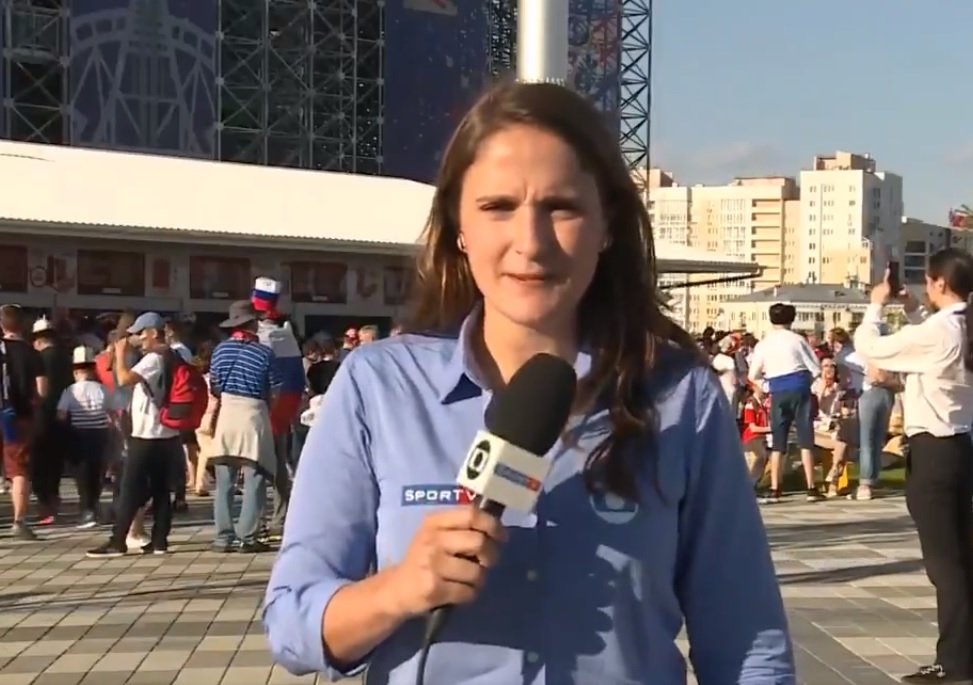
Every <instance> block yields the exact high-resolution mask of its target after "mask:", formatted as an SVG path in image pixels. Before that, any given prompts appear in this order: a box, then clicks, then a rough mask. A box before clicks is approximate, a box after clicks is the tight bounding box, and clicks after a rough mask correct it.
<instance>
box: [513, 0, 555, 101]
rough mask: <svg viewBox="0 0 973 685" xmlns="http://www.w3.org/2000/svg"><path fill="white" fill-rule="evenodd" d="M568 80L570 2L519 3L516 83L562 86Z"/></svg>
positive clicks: (523, 0) (532, 0)
mask: <svg viewBox="0 0 973 685" xmlns="http://www.w3.org/2000/svg"><path fill="white" fill-rule="evenodd" d="M567 78H568V0H518V3H517V79H518V80H519V81H522V82H524V83H559V84H561V85H564V84H565V83H566V82H567Z"/></svg>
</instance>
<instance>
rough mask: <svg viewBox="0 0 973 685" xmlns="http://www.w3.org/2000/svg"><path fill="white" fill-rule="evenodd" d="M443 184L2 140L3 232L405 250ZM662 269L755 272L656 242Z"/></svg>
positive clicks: (0, 219)
mask: <svg viewBox="0 0 973 685" xmlns="http://www.w3.org/2000/svg"><path fill="white" fill-rule="evenodd" d="M434 190H435V189H434V188H433V186H431V185H427V184H423V183H416V182H414V181H406V180H402V179H397V178H387V177H381V176H365V175H359V174H344V173H335V172H326V171H307V170H302V169H286V168H280V167H266V166H258V165H253V164H234V163H230V162H212V161H202V160H196V159H186V158H181V157H165V156H158V155H146V154H133V153H123V152H106V151H102V150H89V149H83V148H73V147H68V146H60V145H38V144H33V143H15V142H10V141H2V140H0V222H3V229H4V231H5V232H8V233H9V232H12V231H16V232H22V233H30V234H37V233H48V234H52V235H53V234H57V235H82V236H91V235H92V233H95V232H96V233H97V234H98V237H104V238H131V239H142V240H153V241H181V242H195V243H209V244H213V243H217V244H227V243H230V242H232V243H233V244H235V245H244V244H246V245H253V246H260V247H267V248H273V247H281V248H284V247H290V248H294V247H299V248H305V249H314V248H316V247H320V248H324V249H329V250H339V251H347V252H361V253H368V252H371V253H388V254H407V253H409V252H411V251H413V250H414V249H415V246H416V242H417V241H418V240H419V237H420V235H421V233H422V229H423V227H424V226H425V223H426V219H427V215H428V213H429V206H430V203H431V201H432V196H433V192H434ZM656 255H657V258H658V261H659V267H660V270H662V271H667V272H676V273H753V272H755V271H756V270H757V266H756V265H755V264H749V263H747V262H743V261H741V260H734V259H732V258H728V257H725V256H723V255H719V254H715V253H709V252H705V251H703V250H699V249H696V248H691V247H687V246H683V245H673V244H670V243H665V242H662V241H656Z"/></svg>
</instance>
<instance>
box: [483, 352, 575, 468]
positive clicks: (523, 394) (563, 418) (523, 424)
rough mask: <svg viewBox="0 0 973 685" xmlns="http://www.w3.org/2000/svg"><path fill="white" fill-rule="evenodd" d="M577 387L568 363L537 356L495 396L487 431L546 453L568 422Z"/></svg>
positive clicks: (555, 358) (522, 447)
mask: <svg viewBox="0 0 973 685" xmlns="http://www.w3.org/2000/svg"><path fill="white" fill-rule="evenodd" d="M577 384H578V377H577V375H576V374H575V373H574V369H573V368H572V367H571V365H570V364H568V363H567V362H566V361H564V360H563V359H561V358H560V357H555V356H554V355H551V354H546V353H541V354H535V355H534V356H533V357H531V358H530V359H528V360H527V363H526V364H524V365H523V366H522V367H520V369H518V370H517V372H516V373H515V374H514V375H513V377H512V378H511V379H510V382H509V383H507V386H506V387H505V388H503V389H502V390H500V391H499V392H497V393H496V395H494V396H493V399H492V400H491V402H490V406H489V407H487V410H486V429H487V430H488V431H490V432H491V433H493V434H494V435H496V436H497V437H499V438H502V439H503V440H506V441H507V442H509V443H512V444H514V445H516V446H517V447H520V448H521V449H524V450H527V451H528V452H530V453H531V454H536V455H544V454H547V451H548V450H549V449H551V448H552V447H553V446H554V443H555V442H557V439H558V436H560V435H561V431H562V430H564V425H565V424H566V423H567V422H568V417H569V416H570V414H571V406H572V405H573V404H574V394H575V390H576V389H577Z"/></svg>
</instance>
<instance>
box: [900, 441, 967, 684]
mask: <svg viewBox="0 0 973 685" xmlns="http://www.w3.org/2000/svg"><path fill="white" fill-rule="evenodd" d="M909 447H910V453H909V458H908V461H907V462H906V470H907V477H906V485H905V501H906V505H907V506H908V508H909V513H910V514H911V515H912V520H913V521H914V522H915V524H916V530H917V532H918V533H919V545H920V547H921V549H922V560H923V563H924V564H925V566H926V575H928V576H929V582H931V583H932V584H933V587H935V588H936V617H937V621H938V623H939V642H938V643H937V645H936V661H937V662H938V663H940V664H942V666H943V667H944V668H945V669H946V672H947V673H949V674H950V675H956V676H960V677H969V676H971V675H973V443H971V441H970V435H969V434H963V435H955V436H952V437H948V438H937V437H933V436H932V435H930V434H929V433H920V434H918V435H914V436H912V437H911V438H910V439H909Z"/></svg>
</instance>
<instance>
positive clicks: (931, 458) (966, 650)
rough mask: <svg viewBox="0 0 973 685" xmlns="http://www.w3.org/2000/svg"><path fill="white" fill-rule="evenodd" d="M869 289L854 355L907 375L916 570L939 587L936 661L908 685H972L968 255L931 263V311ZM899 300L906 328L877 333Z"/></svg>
mask: <svg viewBox="0 0 973 685" xmlns="http://www.w3.org/2000/svg"><path fill="white" fill-rule="evenodd" d="M890 280H892V281H895V280H897V279H891V278H890V274H888V273H887V274H886V277H885V280H883V281H882V282H881V283H878V284H876V285H875V286H873V288H872V292H871V304H870V305H869V307H868V309H867V311H866V313H865V316H864V319H863V321H862V324H861V326H859V328H858V330H857V331H856V332H855V349H856V350H857V352H858V353H859V354H860V355H861V356H862V357H864V359H865V362H866V363H868V364H869V365H871V366H874V367H876V368H878V369H881V370H884V371H890V372H894V373H901V374H903V375H904V376H905V391H904V396H903V408H904V429H905V434H906V436H907V438H908V441H909V447H910V449H909V455H908V457H907V461H906V472H907V478H906V504H907V506H908V508H909V513H910V514H911V515H912V520H913V521H914V522H915V524H916V530H917V532H918V534H919V543H920V545H921V548H922V556H923V562H924V564H925V567H926V574H927V575H928V576H929V580H930V582H931V583H932V584H933V586H934V587H935V588H936V602H937V622H938V624H939V641H938V643H937V645H936V662H935V663H934V664H931V665H929V666H924V667H922V668H920V669H919V671H917V672H916V673H913V674H911V675H908V676H905V677H904V678H903V682H906V683H954V682H968V681H969V680H970V679H973V442H971V440H970V429H971V417H973V341H971V335H973V308H971V307H970V306H969V302H970V301H971V300H973V256H971V255H970V254H969V253H968V252H964V251H963V250H958V249H955V248H947V249H945V250H941V251H940V252H937V253H936V254H934V255H932V257H930V258H929V263H928V265H927V268H926V287H925V291H926V298H927V299H928V302H929V305H930V307H931V309H932V313H929V312H927V311H926V310H925V308H922V307H919V306H918V303H917V302H916V300H915V299H913V297H912V296H911V295H910V294H909V293H908V291H907V290H901V289H899V286H898V284H897V283H895V282H893V283H890ZM892 299H896V300H897V301H899V302H900V303H901V304H902V305H903V307H904V309H905V312H906V316H907V318H908V320H909V324H910V325H907V326H904V327H903V328H902V329H901V330H899V331H897V332H896V333H893V334H891V335H882V334H881V324H882V321H883V311H882V310H883V307H884V305H886V304H888V303H889V302H890V301H891V300H892Z"/></svg>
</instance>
